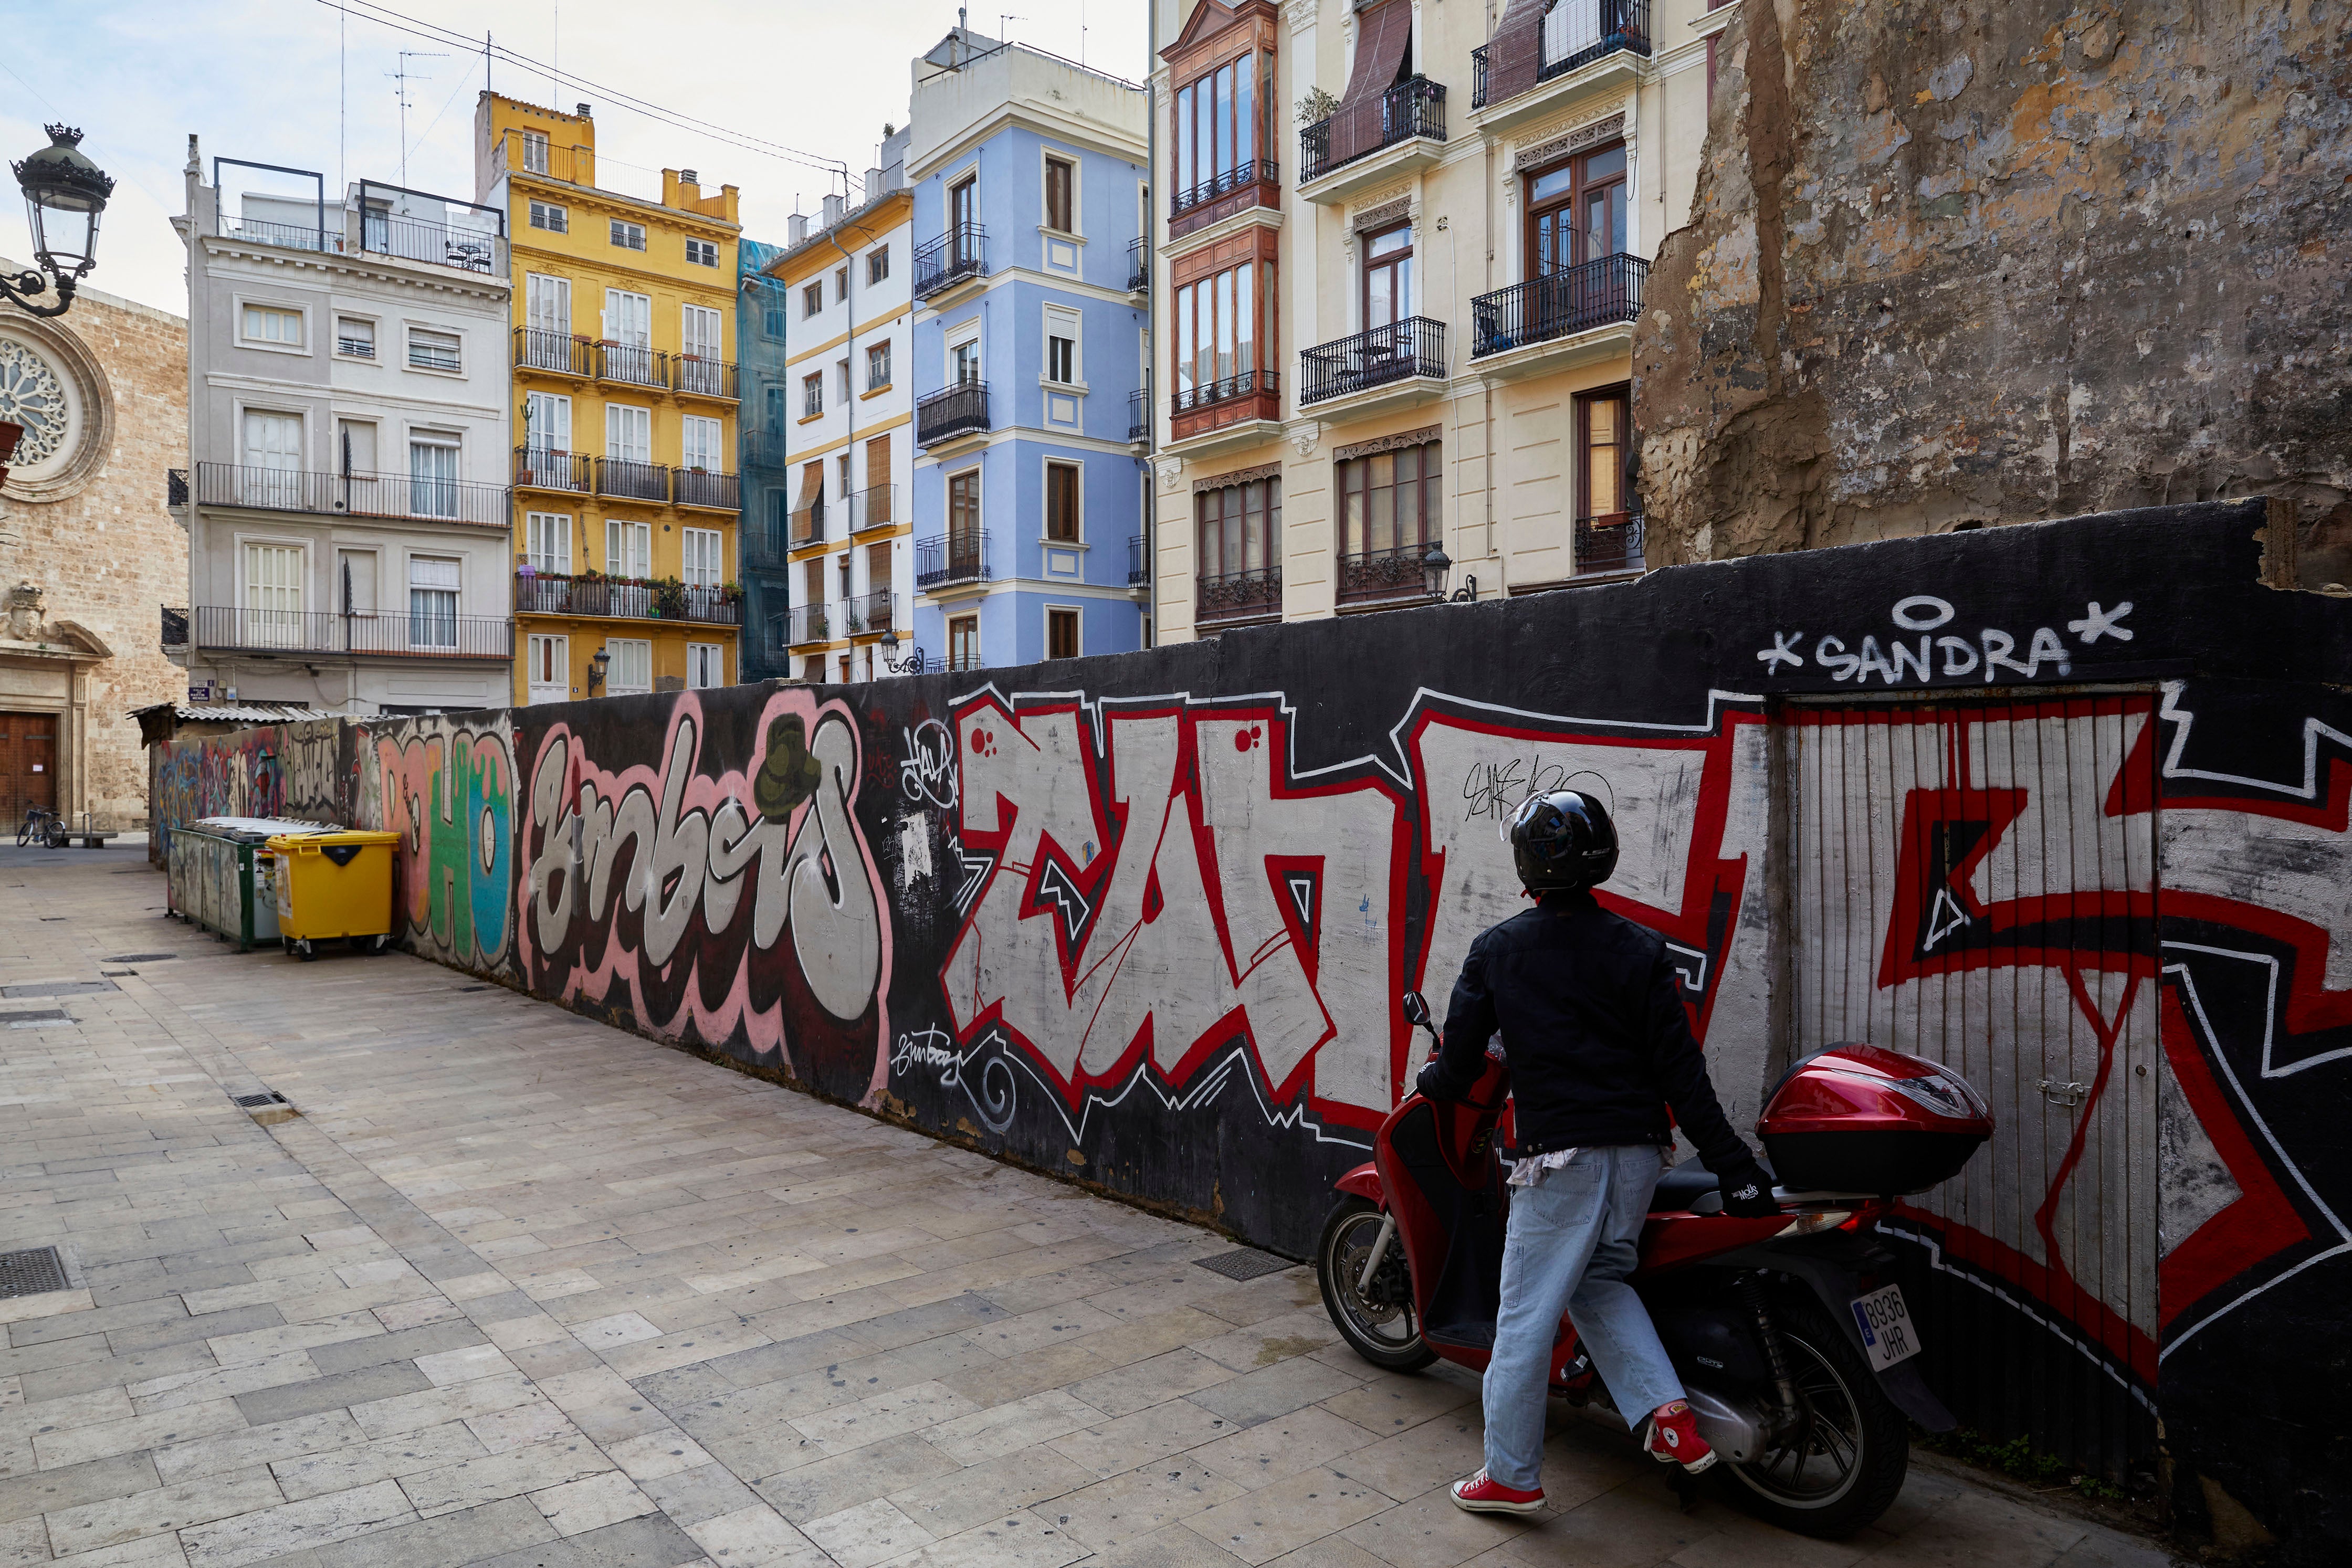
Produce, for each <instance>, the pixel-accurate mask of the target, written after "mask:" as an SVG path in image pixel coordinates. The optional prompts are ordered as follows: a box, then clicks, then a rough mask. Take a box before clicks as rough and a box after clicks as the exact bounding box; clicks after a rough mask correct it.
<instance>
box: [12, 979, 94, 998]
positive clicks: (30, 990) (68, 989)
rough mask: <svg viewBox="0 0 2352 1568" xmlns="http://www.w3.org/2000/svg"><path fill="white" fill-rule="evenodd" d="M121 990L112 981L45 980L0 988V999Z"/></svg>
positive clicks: (76, 994) (81, 995) (80, 994)
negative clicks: (30, 984)
mask: <svg viewBox="0 0 2352 1568" xmlns="http://www.w3.org/2000/svg"><path fill="white" fill-rule="evenodd" d="M119 989H121V988H120V987H119V986H117V985H116V984H115V983H114V982H113V981H112V980H45V981H43V982H41V983H40V984H39V985H34V986H0V997H6V998H8V999H9V1000H10V1001H16V1000H17V999H18V998H25V997H85V996H88V995H89V993H90V992H92V991H112V990H119Z"/></svg>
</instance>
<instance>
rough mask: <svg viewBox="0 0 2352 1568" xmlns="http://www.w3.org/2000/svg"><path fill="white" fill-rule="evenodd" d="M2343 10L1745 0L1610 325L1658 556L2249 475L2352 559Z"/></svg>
mask: <svg viewBox="0 0 2352 1568" xmlns="http://www.w3.org/2000/svg"><path fill="white" fill-rule="evenodd" d="M2347 233H2352V5H2347V4H2346V3H2345V0H2277V3H2273V4H2259V3H2256V0H2238V3H2234V4H2233V3H2228V0H2210V3H2206V4H2199V3H2197V0H2151V3H2148V4H2140V5H2071V4H2068V3H2067V0H2015V3H2012V4H2011V5H2000V6H1992V5H1960V4H1952V3H1944V4H1935V3H1922V0H1895V3H1888V0H1875V3H1872V4H1864V3H1862V0H1814V3H1808V0H1746V12H1745V14H1744V15H1743V16H1740V17H1739V18H1738V20H1737V21H1735V22H1734V23H1733V24H1732V25H1731V26H1730V28H1729V29H1728V31H1727V34H1726V35H1725V39H1724V45H1723V47H1722V49H1721V51H1720V54H1719V58H1718V75H1717V84H1716V99H1715V105H1714V109H1713V112H1712V116H1711V122H1710V126H1709V131H1708V146H1707V153H1706V157H1705V158H1704V159H1703V161H1702V168H1701V172H1700V176H1699V185H1698V191H1697V195H1696V202H1695V204H1694V206H1693V211H1692V221H1691V224H1690V225H1689V226H1688V227H1686V228H1684V229H1682V230H1679V231H1677V232H1676V233H1675V234H1674V235H1671V236H1669V237H1668V239H1667V240H1666V243H1665V245H1664V248H1663V250H1662V252H1661V254H1660V255H1659V256H1658V259H1657V264H1656V267H1655V270H1654V273H1653V275H1652V278H1651V283H1650V287H1649V290H1648V300H1649V308H1648V309H1647V311H1646V312H1645V313H1644V315H1643V319H1642V321H1641V324H1640V326H1639V328H1638V329H1637V334H1636V340H1635V347H1634V354H1633V361H1634V400H1635V422H1636V425H1637V428H1638V429H1640V430H1641V432H1642V433H1643V438H1642V465H1643V492H1644V497H1645V500H1646V505H1647V508H1648V513H1649V517H1650V533H1649V539H1650V559H1651V560H1652V562H1653V563H1654V564H1671V563H1674V562H1677V561H1685V560H1693V559H1721V558H1724V557H1729V556H1737V555H1746V554H1752V553H1757V552H1761V551H1770V550H1784V549H1803V548H1810V547H1814V546H1820V545H1831V544H1843V543H1851V542H1856V541H1861V540H1867V539H1874V538H1885V537H1887V536H1890V535H1899V534H1915V533H1923V532H1936V531H1941V530H1945V529H1949V528H1957V527H1965V526H1970V525H1973V524H1978V523H1994V522H2002V523H2007V522H2018V521H2024V520H2028V519H2032V518H2037V517H2067V516H2073V515H2076V514H2080V513H2084V512H2090V511H2095V510H2100V509H2105V508H2110V507H2134V506H2141V505H2147V504H2151V503H2161V502H2181V501H2190V500H2200V499H2210V498H2217V497H2234V496H2245V495H2253V494H2268V495H2277V496H2284V497H2289V498H2292V499H2294V501H2295V502H2296V503H2297V504H2298V507H2299V516H2300V519H2301V530H2302V541H2301V550H2300V563H2301V576H2302V580H2303V581H2304V583H2305V585H2306V586H2319V585H2321V584H2324V583H2326V582H2331V581H2333V582H2343V581H2352V498H2347V497H2352V239H2347V237H2346V235H2347Z"/></svg>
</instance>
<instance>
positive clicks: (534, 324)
mask: <svg viewBox="0 0 2352 1568" xmlns="http://www.w3.org/2000/svg"><path fill="white" fill-rule="evenodd" d="M522 287H523V324H524V325H525V326H527V327H529V328H530V329H531V330H532V331H534V332H552V333H556V334H558V335H560V336H562V337H567V338H568V337H570V336H571V335H572V279H570V278H568V277H551V276H550V275H549V274H547V273H544V272H527V273H525V274H523V284H522ZM545 368H547V369H550V370H569V369H571V368H572V361H570V360H569V359H564V360H560V361H556V362H555V363H554V364H552V365H550V366H547V367H545Z"/></svg>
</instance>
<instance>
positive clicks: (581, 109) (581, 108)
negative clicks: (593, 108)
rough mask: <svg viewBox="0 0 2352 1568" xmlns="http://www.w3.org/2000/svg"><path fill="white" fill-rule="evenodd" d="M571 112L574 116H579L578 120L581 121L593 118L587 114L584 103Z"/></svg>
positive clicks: (586, 107)
mask: <svg viewBox="0 0 2352 1568" xmlns="http://www.w3.org/2000/svg"><path fill="white" fill-rule="evenodd" d="M572 112H574V113H575V114H577V115H579V116H580V118H581V119H583V120H588V119H592V118H593V116H591V115H590V114H589V112H588V106H587V105H586V104H584V103H583V104H581V105H580V106H579V107H578V108H577V109H575V110H573V111H572Z"/></svg>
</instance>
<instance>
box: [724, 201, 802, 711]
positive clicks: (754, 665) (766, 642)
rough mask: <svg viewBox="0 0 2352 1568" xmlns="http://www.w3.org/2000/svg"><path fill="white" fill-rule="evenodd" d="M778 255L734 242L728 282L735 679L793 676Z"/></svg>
mask: <svg viewBox="0 0 2352 1568" xmlns="http://www.w3.org/2000/svg"><path fill="white" fill-rule="evenodd" d="M782 254H783V253H782V250H781V249H780V248H779V247H778V246H772V245H768V244H765V243H763V242H761V241H760V240H755V239H745V240H741V241H740V242H738V244H737V246H736V250H735V255H736V262H735V277H736V287H737V289H738V292H739V298H738V299H737V302H736V310H735V362H736V363H737V364H739V365H740V366H742V372H741V373H742V387H743V402H742V414H741V423H740V427H739V428H740V433H741V440H742V444H743V451H742V464H741V466H740V468H739V469H738V470H737V472H739V473H740V474H741V475H742V476H743V481H742V489H741V494H742V498H743V499H742V511H741V514H740V524H741V526H740V528H739V529H738V530H737V532H736V536H735V537H736V539H737V540H738V544H737V548H738V549H740V551H741V552H742V558H743V572H742V582H743V630H742V634H741V637H740V641H739V642H738V643H737V647H738V649H739V650H740V652H739V653H738V657H737V664H736V669H737V672H738V673H737V676H736V678H737V679H738V680H739V681H742V682H744V683H747V684H748V683H751V682H756V681H764V680H769V679H772V678H773V677H777V676H782V675H787V674H791V673H792V671H791V662H790V658H789V656H788V654H787V653H786V650H785V645H784V641H783V638H784V632H783V628H784V626H785V624H786V617H787V615H788V613H789V612H790V608H791V602H792V585H791V580H790V578H789V577H788V576H787V575H786V570H785V569H786V566H787V564H788V563H787V559H786V554H787V546H786V535H785V528H786V522H785V508H784V507H783V506H782V497H785V496H787V495H788V494H789V493H790V491H789V486H788V481H787V479H786V465H785V464H786V459H785V452H784V430H785V428H786V427H785V423H784V408H785V403H784V329H785V324H786V318H787V317H788V316H789V315H790V311H789V309H788V308H787V307H788V305H789V303H790V302H789V300H788V298H786V296H787V290H786V288H785V287H784V284H783V282H782V280H781V279H779V278H775V277H770V276H769V275H768V267H770V266H771V265H772V264H773V262H774V261H775V259H776V258H777V256H781V255H782Z"/></svg>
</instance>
